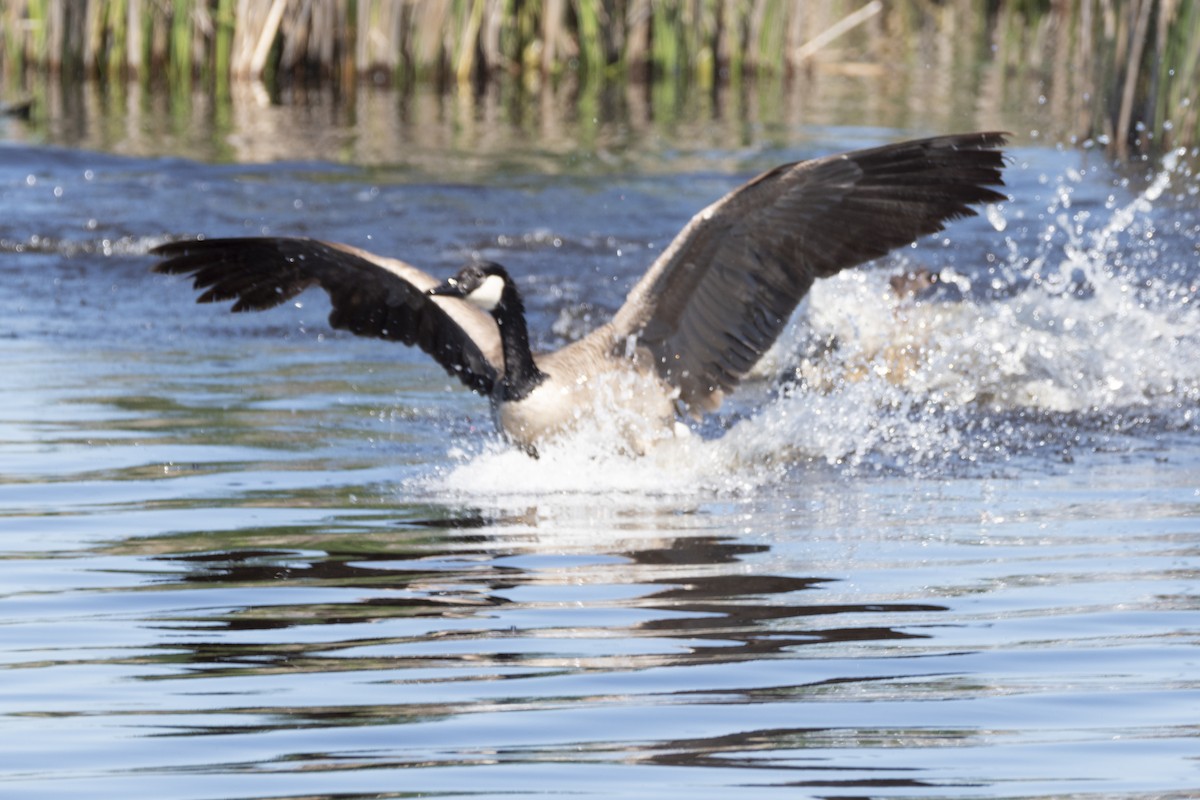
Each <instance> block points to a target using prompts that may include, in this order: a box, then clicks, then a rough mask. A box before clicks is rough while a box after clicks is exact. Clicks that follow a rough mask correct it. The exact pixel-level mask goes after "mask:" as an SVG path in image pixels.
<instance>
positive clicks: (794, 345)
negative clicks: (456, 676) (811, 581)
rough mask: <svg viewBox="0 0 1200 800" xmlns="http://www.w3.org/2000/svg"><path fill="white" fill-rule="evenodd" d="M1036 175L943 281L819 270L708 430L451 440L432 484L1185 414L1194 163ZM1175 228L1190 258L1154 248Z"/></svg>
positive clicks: (750, 485) (897, 458)
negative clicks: (659, 437)
mask: <svg viewBox="0 0 1200 800" xmlns="http://www.w3.org/2000/svg"><path fill="white" fill-rule="evenodd" d="M1035 180H1036V181H1037V183H1038V185H1039V186H1041V187H1042V191H1043V194H1042V196H1043V197H1045V198H1047V202H1046V203H1045V207H1044V209H1043V208H1039V209H1037V210H1036V211H1034V212H1027V211H1022V210H1021V209H1020V207H1017V209H1016V210H1015V211H1014V210H1013V209H1011V208H1005V207H1003V206H995V207H991V208H989V209H987V212H986V215H985V218H986V219H987V220H988V221H989V222H990V223H991V226H992V228H994V230H995V231H996V232H999V233H1002V234H1004V235H1003V237H1002V239H1001V240H1000V241H1002V242H1003V247H1002V248H997V249H998V251H999V252H998V253H992V252H988V251H987V250H986V248H987V247H995V241H997V240H996V239H995V237H994V234H993V236H991V237H989V238H988V244H987V245H984V246H982V247H981V248H979V249H978V252H979V253H983V255H977V258H978V259H979V263H970V261H969V259H970V258H971V256H970V255H969V254H970V253H971V252H972V250H971V247H970V245H965V244H964V243H962V242H956V243H955V245H954V250H955V254H956V260H955V263H954V264H952V265H947V266H945V267H943V268H941V269H940V270H939V271H938V272H939V278H940V283H939V286H940V287H941V288H940V291H938V292H934V293H931V294H930V295H929V296H920V295H918V296H916V297H912V296H908V297H905V296H899V295H898V294H897V292H896V291H895V290H894V288H893V286H892V285H891V284H890V282H889V277H890V276H891V275H892V274H894V272H895V271H896V269H897V268H900V269H909V268H913V267H916V266H920V265H919V264H913V263H910V262H909V261H908V260H906V259H903V258H902V259H899V264H898V265H897V261H892V262H889V264H888V265H887V266H888V267H889V269H887V270H883V269H875V270H871V269H866V270H851V271H849V272H846V273H843V274H841V275H839V276H837V277H835V278H832V279H829V280H826V281H819V282H818V283H817V285H816V286H815V287H814V288H813V290H812V292H811V293H810V296H809V299H808V301H806V303H805V304H803V305H802V306H801V308H800V310H799V311H798V312H797V319H796V320H795V324H793V325H792V326H791V327H790V328H789V330H788V332H787V333H786V334H785V335H784V336H783V337H782V338H781V340H780V342H778V343H777V345H776V346H775V348H773V350H772V351H771V352H770V353H769V354H768V355H767V357H766V358H764V359H763V361H762V363H761V364H760V365H759V368H758V369H757V370H756V372H755V374H754V375H752V376H751V379H750V380H749V381H748V382H747V385H746V386H744V387H743V389H742V390H741V391H739V393H738V399H737V403H738V405H737V410H735V411H733V412H730V413H728V414H727V416H726V417H725V418H724V419H723V420H722V421H721V424H719V425H718V426H717V427H719V428H720V435H709V433H710V431H706V430H703V431H701V432H699V433H696V434H693V435H691V436H687V437H682V438H676V439H672V440H669V441H667V442H664V443H662V444H661V445H660V446H658V447H656V448H654V449H653V450H652V451H651V452H650V453H647V454H646V455H645V456H644V457H631V456H630V455H629V454H628V453H626V452H622V451H621V450H620V449H619V448H617V447H614V446H613V445H612V441H613V439H614V437H613V436H612V435H611V434H612V431H611V430H608V428H610V427H611V425H612V424H617V423H614V422H613V421H611V420H604V419H602V420H597V421H596V424H595V425H594V426H593V427H589V428H588V429H586V430H583V431H581V432H580V433H579V434H578V435H576V436H573V437H571V438H570V439H568V440H565V441H562V442H557V443H553V444H551V445H548V446H547V447H545V448H543V450H542V453H541V458H540V459H538V460H532V459H529V458H528V457H527V456H525V455H524V454H522V453H518V452H515V451H513V450H511V449H510V448H506V447H504V446H502V445H498V444H489V445H486V446H483V447H482V448H481V449H480V450H477V451H475V452H471V453H459V454H457V456H456V458H455V459H454V466H452V467H451V468H449V469H448V470H447V471H446V472H445V474H443V475H440V476H438V477H437V478H436V479H435V480H436V482H437V484H438V486H439V487H440V488H441V489H442V490H445V491H450V492H455V493H463V494H472V493H477V492H479V491H481V487H484V489H483V490H484V491H486V492H488V493H494V494H498V495H509V496H515V495H519V494H520V493H522V492H530V491H533V492H534V493H535V494H536V495H537V496H545V494H546V493H559V494H574V495H577V496H579V497H580V499H581V501H583V502H594V501H595V497H596V496H597V495H608V494H611V493H613V492H620V493H623V494H627V495H645V496H654V495H659V496H662V495H680V494H685V495H709V496H711V495H712V494H713V493H727V494H728V493H735V494H736V493H740V492H746V491H751V490H753V489H755V487H757V486H760V485H761V484H763V483H764V482H769V481H772V480H776V479H777V478H778V477H779V476H780V474H781V473H782V472H784V471H786V470H788V469H790V468H793V466H794V465H795V464H797V463H805V464H813V463H817V464H831V465H835V466H837V467H838V468H841V469H851V470H861V469H878V468H887V469H901V470H906V471H907V470H924V471H928V472H931V473H938V472H945V471H948V470H954V469H959V468H961V467H962V466H963V465H977V464H980V463H981V462H982V463H985V464H986V463H988V462H994V461H995V460H997V459H1000V460H1004V459H1008V458H1011V457H1012V455H1013V454H1014V453H1017V452H1028V451H1029V450H1031V449H1032V450H1035V451H1036V450H1037V448H1039V447H1050V448H1051V449H1052V450H1053V451H1054V452H1055V453H1059V452H1061V451H1062V450H1063V449H1064V448H1069V447H1071V446H1078V445H1079V444H1080V443H1081V442H1083V441H1084V439H1086V434H1087V432H1088V431H1091V432H1093V433H1095V434H1097V435H1108V434H1110V433H1111V432H1112V431H1114V430H1117V429H1122V428H1129V427H1131V426H1134V421H1142V422H1143V423H1144V424H1149V425H1160V426H1164V425H1165V426H1167V427H1175V428H1179V427H1186V428H1190V427H1193V426H1194V425H1195V424H1196V423H1197V420H1196V414H1195V411H1194V409H1195V408H1196V407H1197V405H1198V403H1200V359H1197V358H1195V353H1196V352H1197V350H1198V348H1200V312H1198V311H1197V309H1196V305H1197V303H1198V302H1200V266H1198V265H1197V263H1196V262H1197V260H1198V259H1197V258H1196V253H1198V252H1200V225H1197V223H1196V221H1195V220H1194V219H1193V220H1191V222H1190V223H1189V222H1187V221H1186V220H1182V219H1181V218H1180V217H1179V215H1178V214H1177V211H1178V209H1179V207H1180V204H1179V196H1178V195H1169V194H1168V192H1169V190H1170V189H1171V188H1172V187H1173V186H1177V185H1179V184H1181V183H1182V184H1184V188H1183V189H1182V191H1181V194H1183V195H1186V194H1187V193H1188V192H1191V191H1192V187H1193V186H1194V181H1192V180H1191V176H1190V174H1189V173H1188V171H1187V167H1186V165H1185V164H1184V163H1183V162H1182V161H1181V160H1180V158H1179V155H1178V154H1175V155H1173V156H1172V157H1169V158H1168V159H1166V160H1165V161H1164V163H1163V166H1162V169H1161V170H1160V171H1159V172H1158V173H1157V174H1156V175H1155V176H1153V179H1152V180H1150V181H1149V182H1148V183H1147V184H1146V185H1145V187H1144V188H1142V189H1141V190H1140V191H1136V192H1129V191H1128V190H1125V189H1124V187H1122V186H1121V185H1120V184H1119V183H1118V184H1116V185H1114V186H1113V187H1112V191H1109V192H1107V193H1105V194H1104V196H1103V197H1099V198H1097V197H1094V196H1093V197H1082V198H1081V197H1079V196H1078V195H1080V194H1081V188H1082V189H1083V190H1085V191H1083V192H1082V194H1088V193H1089V192H1090V193H1091V195H1095V187H1094V186H1092V185H1090V184H1089V180H1091V181H1093V182H1094V178H1093V179H1089V178H1088V177H1087V176H1086V175H1085V174H1083V173H1082V172H1080V171H1077V170H1067V171H1065V172H1063V173H1062V174H1060V175H1057V176H1054V177H1048V176H1045V175H1038V176H1036V178H1035ZM1014 194H1016V191H1014ZM1184 205H1185V206H1187V204H1184ZM1191 206H1192V207H1194V203H1192V204H1191ZM1193 213H1194V212H1193ZM1168 241H1169V242H1173V243H1174V250H1175V251H1178V252H1179V253H1182V255H1180V256H1177V257H1174V258H1172V257H1167V256H1164V253H1165V252H1166V251H1167V250H1170V249H1171V248H1170V247H1167V246H1166V245H1167V242H1168ZM919 252H920V251H919V250H918V251H913V255H915V254H917V253H919ZM1189 253H1190V255H1191V260H1190V261H1189V260H1188V254H1189ZM913 255H910V256H909V257H908V258H909V259H911V258H912V257H913ZM1147 420H1151V422H1146V421H1147ZM1081 432H1082V433H1081Z"/></svg>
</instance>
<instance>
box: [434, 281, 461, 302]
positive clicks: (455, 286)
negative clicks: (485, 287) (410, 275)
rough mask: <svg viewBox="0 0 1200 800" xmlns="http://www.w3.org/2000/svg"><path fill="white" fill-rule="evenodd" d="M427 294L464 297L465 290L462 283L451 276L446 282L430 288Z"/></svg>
mask: <svg viewBox="0 0 1200 800" xmlns="http://www.w3.org/2000/svg"><path fill="white" fill-rule="evenodd" d="M426 294H428V295H429V296H431V297H438V296H444V297H462V296H463V295H464V292H463V290H462V285H461V284H460V283H459V282H458V281H457V280H455V279H454V278H449V279H447V280H446V281H445V282H443V283H439V284H438V285H437V286H435V287H433V288H432V289H430V290H429V291H428V292H426Z"/></svg>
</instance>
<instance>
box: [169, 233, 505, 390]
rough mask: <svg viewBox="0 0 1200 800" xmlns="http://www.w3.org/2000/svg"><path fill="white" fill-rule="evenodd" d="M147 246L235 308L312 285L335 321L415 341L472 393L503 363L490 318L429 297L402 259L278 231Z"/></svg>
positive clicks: (258, 305) (429, 282)
mask: <svg viewBox="0 0 1200 800" xmlns="http://www.w3.org/2000/svg"><path fill="white" fill-rule="evenodd" d="M150 252H151V253H152V254H154V255H157V256H161V257H162V258H163V260H162V261H160V262H159V263H158V264H156V265H155V267H154V270H155V272H164V273H170V274H183V275H191V276H192V278H193V279H194V286H195V288H196V289H202V290H204V291H203V293H202V294H201V295H200V297H199V299H198V302H201V303H213V302H219V301H222V300H233V301H234V304H233V310H234V311H261V310H264V309H268V308H273V307H275V306H277V305H279V304H280V303H283V302H285V301H287V300H289V299H290V298H292V297H295V296H296V295H298V294H299V293H300V292H302V291H304V290H305V289H307V288H309V287H310V286H320V287H321V288H322V289H324V290H325V291H326V292H328V293H329V298H330V300H331V301H332V303H333V311H332V312H331V313H330V315H329V324H330V325H332V326H333V327H335V328H341V329H343V330H348V331H351V332H352V333H356V334H358V335H359V336H373V337H376V338H379V339H388V340H390V341H397V342H403V343H404V344H407V345H416V346H417V347H420V348H421V349H422V350H424V351H425V352H426V353H428V354H429V355H431V356H433V358H434V359H435V360H436V361H437V362H438V363H439V364H441V365H442V366H443V367H445V368H446V371H447V372H449V373H450V374H451V375H454V376H456V377H458V378H459V380H461V381H462V382H463V383H465V384H466V385H467V386H469V387H471V388H472V389H474V390H475V391H477V392H479V393H480V394H484V395H487V394H490V393H491V391H492V386H493V385H494V384H495V383H496V382H497V381H498V380H499V379H500V377H501V376H502V375H503V373H504V355H503V350H502V349H501V346H500V332H499V330H498V329H497V327H496V323H495V321H494V320H493V319H492V318H491V317H490V316H489V315H487V314H486V313H484V312H483V311H480V310H479V309H478V308H476V307H474V306H472V305H470V304H469V303H466V302H464V301H462V300H460V299H458V298H453V297H430V296H429V295H428V294H426V293H427V292H428V291H429V289H431V288H433V287H434V286H436V285H437V284H438V283H439V281H437V280H436V279H435V278H433V277H432V276H431V275H428V274H427V273H425V272H422V271H421V270H419V269H417V268H416V267H413V266H411V265H409V264H406V263H404V262H403V261H398V260H396V259H392V258H383V257H381V256H377V255H374V254H372V253H368V252H366V251H365V250H359V249H358V248H355V247H350V246H349V245H344V244H336V243H333V242H322V241H317V240H315V239H295V238H283V237H257V238H245V239H200V240H196V241H184V242H171V243H169V244H164V245H160V246H159V247H155V248H154V249H153V250H151V251H150Z"/></svg>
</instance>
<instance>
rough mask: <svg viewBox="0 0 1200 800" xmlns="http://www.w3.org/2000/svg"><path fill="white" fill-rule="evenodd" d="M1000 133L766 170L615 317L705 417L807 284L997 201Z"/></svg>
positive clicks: (717, 208)
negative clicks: (977, 206)
mask: <svg viewBox="0 0 1200 800" xmlns="http://www.w3.org/2000/svg"><path fill="white" fill-rule="evenodd" d="M1004 140H1005V137H1004V134H1000V133H971V134H962V135H953V136H939V137H936V138H932V139H922V140H917V141H910V142H902V143H898V144H890V145H885V146H883V147H876V148H872V149H869V150H858V151H855V152H852V153H846V154H843V155H836V156H829V157H826V158H819V159H815V160H812V161H802V162H797V163H794V164H785V165H783V166H781V167H777V168H776V169H773V170H770V171H769V172H765V173H763V174H762V175H759V176H758V177H757V178H754V179H753V180H751V181H750V182H749V183H747V184H745V185H743V186H741V187H740V188H738V189H735V190H734V191H732V192H730V193H729V194H727V195H725V197H723V198H721V199H720V200H718V201H717V202H716V203H713V204H712V205H711V206H709V207H708V208H706V209H704V210H703V211H701V212H700V213H699V214H697V215H696V216H695V217H693V218H692V220H691V221H690V222H689V223H688V224H687V226H686V227H685V228H684V229H683V230H682V231H681V232H680V233H679V235H678V236H676V237H675V239H674V241H672V242H671V245H670V246H669V247H668V248H667V249H666V250H664V251H663V253H662V255H660V256H659V258H658V259H657V260H656V261H655V262H654V264H653V265H652V266H651V267H650V270H649V271H648V272H647V273H646V275H645V276H644V277H643V278H642V279H641V280H640V281H639V282H638V283H637V284H636V285H635V286H634V287H633V290H632V291H631V292H630V293H629V297H628V298H627V299H626V301H625V304H624V305H623V306H622V307H621V308H620V309H619V310H618V311H617V314H616V315H615V317H614V320H613V331H614V333H615V335H616V336H617V338H618V340H619V341H625V340H628V339H629V337H636V338H637V342H638V344H639V345H640V346H641V347H643V348H645V349H647V350H648V351H649V352H650V353H651V354H652V355H653V357H654V359H655V363H656V366H657V369H658V371H659V373H660V374H661V375H662V376H663V378H664V379H665V380H666V381H667V382H668V383H670V384H671V385H673V386H675V387H677V388H678V389H679V391H680V399H681V400H682V401H683V402H684V403H686V404H687V405H688V406H689V407H690V409H691V411H692V412H693V413H699V412H701V411H705V410H713V409H715V408H716V407H717V406H719V405H720V402H721V398H722V396H723V395H724V393H725V392H727V391H729V390H731V389H732V388H733V387H735V386H736V385H737V384H738V382H739V381H740V380H741V378H742V377H743V376H744V375H745V374H746V373H747V372H748V371H749V370H750V368H751V367H753V366H754V364H755V363H756V362H757V361H758V359H759V358H761V357H762V355H763V353H765V352H766V351H767V349H768V348H770V346H771V344H772V343H774V341H775V339H776V338H777V337H778V336H779V334H780V332H781V331H782V330H783V327H784V325H785V324H786V323H787V321H788V319H789V317H790V316H791V314H792V311H794V310H795V308H796V305H797V304H798V303H799V302H800V300H801V298H803V297H804V295H805V294H806V293H807V292H808V290H809V288H810V287H811V286H812V283H813V281H814V280H815V279H816V278H821V277H827V276H829V275H833V274H835V273H837V272H839V271H841V270H843V269H846V268H847V267H852V266H855V265H857V264H861V263H863V262H864V261H869V260H871V259H874V258H879V257H880V256H882V255H884V254H885V253H887V252H888V251H889V250H892V249H893V248H896V247H900V246H902V245H905V244H908V243H910V242H912V241H914V240H915V239H917V238H918V237H920V236H924V235H926V234H930V233H935V232H937V231H940V230H942V228H943V227H944V225H945V223H946V222H947V221H949V220H953V219H957V218H961V217H966V216H972V215H974V214H975V213H976V212H975V211H974V210H973V209H972V208H971V205H973V204H978V203H988V202H995V201H1000V200H1005V199H1007V198H1005V196H1004V195H1002V194H999V193H998V192H996V191H994V190H993V189H991V188H988V187H992V186H1003V185H1004V182H1003V180H1002V179H1001V175H1000V173H1001V169H1002V168H1003V166H1004V156H1003V154H1002V153H1001V151H1000V150H999V147H1000V146H1001V145H1003V144H1004Z"/></svg>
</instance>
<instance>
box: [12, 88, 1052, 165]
mask: <svg viewBox="0 0 1200 800" xmlns="http://www.w3.org/2000/svg"><path fill="white" fill-rule="evenodd" d="M925 72H927V73H934V72H936V70H935V69H934V68H932V67H930V68H928V69H927V70H925ZM35 94H36V97H37V98H38V102H37V104H36V105H35V109H36V113H35V115H34V118H33V119H32V120H31V121H30V122H28V123H21V122H18V121H15V120H10V121H0V125H4V126H5V130H4V134H5V135H6V137H7V138H11V139H15V140H20V141H28V142H44V143H49V144H55V145H61V146H67V147H73V148H83V149H94V150H102V151H106V152H117V153H123V154H126V155H140V156H156V155H186V156H189V157H194V158H201V159H206V160H216V161H231V162H242V163H245V162H267V161H279V160H287V161H333V162H338V163H346V164H355V165H360V166H363V165H391V166H400V167H403V168H405V169H408V170H413V171H415V172H416V173H418V174H424V175H439V176H442V177H443V178H445V177H453V178H455V179H471V178H472V177H478V176H480V175H485V174H491V173H512V172H519V173H523V174H529V173H552V174H558V173H568V174H580V173H586V172H596V173H611V172H614V171H618V172H619V171H625V170H629V169H632V168H637V169H640V170H645V171H653V172H661V171H663V170H664V168H666V169H670V170H672V171H678V170H682V169H709V170H711V169H714V168H722V167H727V166H728V163H729V162H728V159H729V158H731V157H732V158H736V157H737V156H738V153H739V151H740V150H750V151H757V150H763V149H774V148H779V147H786V146H788V145H790V144H794V143H795V142H796V141H797V138H798V137H805V138H809V137H810V138H816V139H823V138H826V137H829V138H831V139H833V140H834V141H837V142H838V144H839V145H840V146H841V147H842V148H843V149H851V148H853V147H855V146H857V145H859V144H860V143H861V144H866V143H868V142H871V141H874V140H875V137H876V136H877V131H878V130H879V129H881V128H882V129H905V128H909V129H914V130H921V131H928V132H944V131H967V130H972V129H1011V130H1014V131H1015V132H1016V133H1017V135H1018V137H1024V136H1026V135H1028V134H1029V133H1030V132H1036V133H1035V134H1034V135H1037V136H1041V137H1043V138H1052V137H1053V136H1054V133H1053V131H1054V130H1066V129H1067V128H1066V126H1065V125H1063V126H1059V127H1056V126H1055V124H1054V123H1053V121H1052V120H1051V119H1047V118H1046V117H1047V116H1048V115H1050V113H1051V111H1052V109H1049V108H1047V107H1045V106H1044V105H1043V106H1038V105H1031V106H1027V107H1022V106H1016V107H1014V108H1002V109H1001V108H991V107H990V106H989V107H981V106H980V104H979V103H978V99H979V96H978V94H977V93H976V92H975V91H974V90H973V89H972V87H970V86H969V85H965V84H962V83H957V82H954V81H950V80H948V79H947V78H946V76H944V75H933V76H932V77H931V76H930V75H928V74H922V73H921V71H920V70H917V71H916V72H913V71H905V70H900V71H890V70H883V71H878V72H872V73H868V74H837V73H830V74H825V73H822V74H820V75H810V76H809V77H808V78H807V79H799V78H798V79H797V80H794V81H786V82H785V81H780V80H767V79H763V80H762V81H760V82H754V81H749V82H746V83H744V84H741V85H739V86H737V87H730V86H720V87H716V88H712V89H700V88H698V87H689V86H687V85H683V84H678V83H671V82H659V83H651V84H641V83H632V84H611V85H602V84H599V85H588V86H586V87H584V88H582V89H581V88H580V87H578V86H576V85H574V84H573V83H571V82H569V81H565V82H562V83H559V84H552V85H551V84H548V85H547V86H545V87H544V88H543V90H542V91H540V92H538V93H536V94H529V93H527V92H526V91H525V90H523V88H522V86H521V84H520V83H519V82H496V83H489V84H487V85H486V86H485V87H483V88H482V89H480V90H478V91H476V90H473V89H470V88H467V87H462V88H460V89H459V90H458V91H454V92H450V93H442V92H439V91H437V90H436V89H435V88H433V87H430V86H425V85H420V86H417V87H414V88H413V90H412V91H408V92H396V91H392V90H389V89H383V88H373V87H370V86H358V87H356V88H354V89H353V91H352V92H350V93H343V92H341V91H339V90H337V89H336V88H335V87H331V86H325V87H321V88H314V89H294V90H291V91H288V92H286V93H285V94H284V95H283V96H280V97H272V96H270V95H268V94H267V93H266V91H265V90H264V89H263V88H262V86H261V85H259V84H254V83H249V84H235V85H234V87H233V92H232V94H231V95H230V96H229V97H214V96H212V95H211V94H209V93H207V92H203V91H198V92H195V93H193V94H192V95H190V96H180V95H178V94H165V93H154V92H144V91H143V90H142V89H139V88H138V87H137V86H135V85H129V86H125V85H121V84H113V85H105V84H88V83H79V82H70V83H68V84H66V85H63V84H60V83H58V82H56V81H47V82H45V83H44V84H40V85H38V86H36V87H35ZM830 129H836V131H834V130H830ZM835 133H836V138H835V137H834V134H835ZM531 145H532V146H531ZM722 151H728V152H722ZM664 161H665V162H666V163H665V164H664V163H663V162H664Z"/></svg>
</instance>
